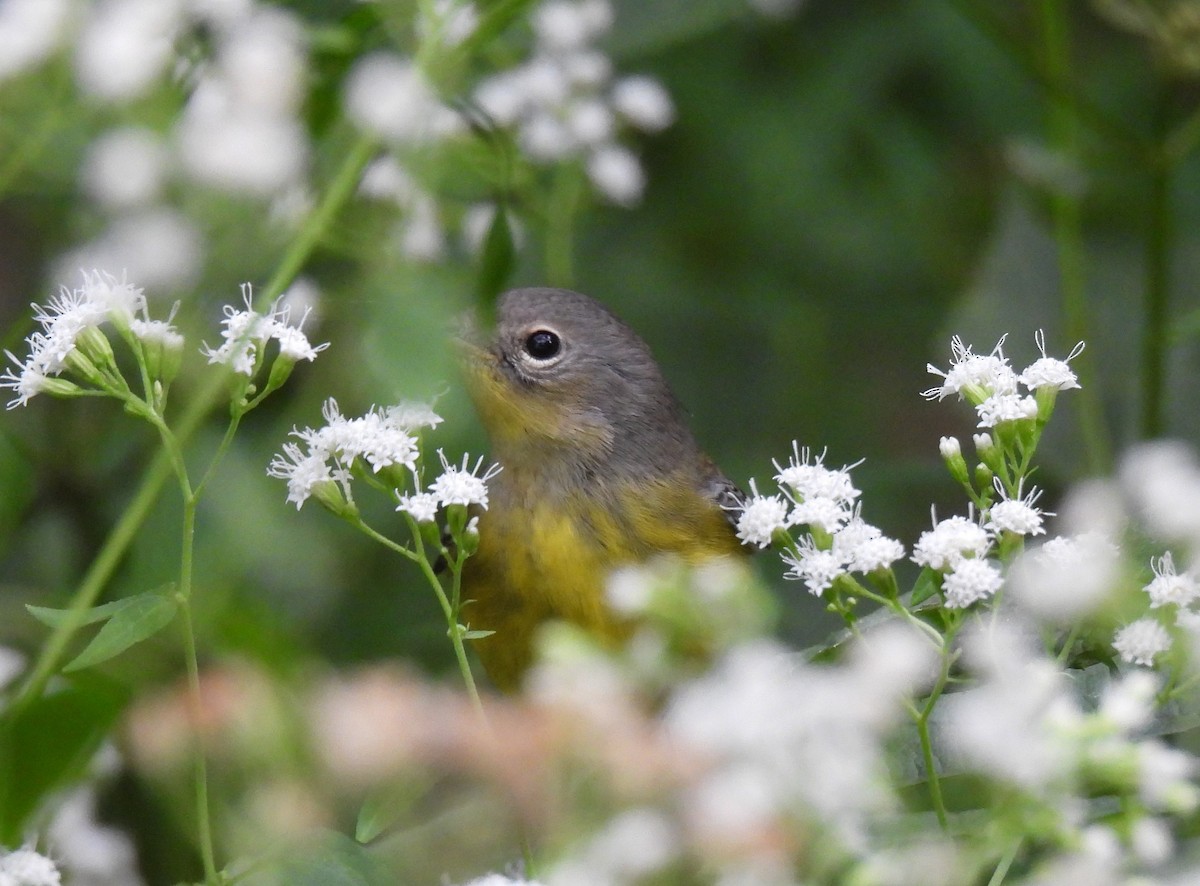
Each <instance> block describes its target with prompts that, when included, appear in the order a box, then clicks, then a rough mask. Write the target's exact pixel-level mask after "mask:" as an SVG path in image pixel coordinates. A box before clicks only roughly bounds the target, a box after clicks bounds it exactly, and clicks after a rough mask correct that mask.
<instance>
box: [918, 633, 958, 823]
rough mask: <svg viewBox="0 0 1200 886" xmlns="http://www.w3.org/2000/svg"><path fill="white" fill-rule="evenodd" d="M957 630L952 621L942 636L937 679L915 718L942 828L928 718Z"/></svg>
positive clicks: (943, 805) (943, 818)
mask: <svg viewBox="0 0 1200 886" xmlns="http://www.w3.org/2000/svg"><path fill="white" fill-rule="evenodd" d="M957 630H958V623H957V622H952V623H951V624H950V626H949V627H948V628H947V629H946V635H945V637H943V638H942V644H943V645H942V654H941V668H940V669H939V671H938V676H937V680H936V681H935V682H934V684H933V689H931V690H930V692H929V696H928V697H927V698H926V699H925V706H924V707H923V708H922V709H921V712H920V713H919V714H917V715H916V718H915V719H916V725H917V737H918V738H919V739H920V742H921V758H922V760H923V761H924V764H925V777H926V782H927V783H928V785H929V799H930V801H931V802H932V803H933V811H934V813H935V814H936V815H937V820H938V824H939V825H941V828H942V830H947V829H948V828H949V817H948V816H947V814H946V802H945V799H944V798H943V796H942V784H941V780H940V779H939V777H938V774H937V768H936V763H935V761H934V759H933V740H932V738H931V737H930V734H929V718H930V717H931V716H932V715H933V709H934V708H935V707H936V706H937V702H938V699H939V698H941V696H942V692H943V691H944V690H945V688H946V683H947V682H948V681H949V679H950V668H951V666H952V665H953V664H954V660H955V658H956V657H957V656H956V655H955V654H954V653H952V652H951V650H950V646H951V643H952V642H953V640H954V635H955V633H956V632H957Z"/></svg>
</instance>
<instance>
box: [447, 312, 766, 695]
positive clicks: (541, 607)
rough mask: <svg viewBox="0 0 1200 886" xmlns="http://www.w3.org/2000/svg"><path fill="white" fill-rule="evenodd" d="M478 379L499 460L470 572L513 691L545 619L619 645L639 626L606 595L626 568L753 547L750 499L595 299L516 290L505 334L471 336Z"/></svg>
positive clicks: (490, 657)
mask: <svg viewBox="0 0 1200 886" xmlns="http://www.w3.org/2000/svg"><path fill="white" fill-rule="evenodd" d="M461 341H462V354H463V361H462V362H463V365H464V370H465V371H464V374H465V377H466V382H467V389H468V391H469V393H470V395H471V398H472V400H473V401H474V404H475V407H476V410H477V412H478V414H479V417H480V420H481V422H482V423H483V425H484V428H485V430H486V431H487V434H488V437H489V439H490V442H491V446H492V457H493V458H494V459H495V460H496V461H497V462H499V464H500V465H501V467H502V470H501V472H500V473H499V474H497V475H496V477H495V478H494V479H493V480H492V481H491V484H490V487H489V503H488V507H487V509H486V510H481V511H480V512H479V523H478V530H479V548H478V550H477V552H476V553H475V554H474V555H473V556H472V557H471V558H470V559H468V560H467V561H466V564H465V566H464V568H463V599H464V600H469V601H471V602H469V603H468V604H467V605H466V609H465V610H464V615H465V616H466V620H467V621H468V622H469V624H470V627H471V628H472V629H473V630H475V629H478V630H488V631H494V632H495V633H494V634H493V635H491V636H488V637H485V638H483V639H481V640H478V641H477V642H476V644H475V648H476V650H477V652H478V654H479V657H480V659H481V660H482V662H483V665H484V668H485V669H486V670H487V672H488V675H489V676H490V677H491V678H492V681H493V682H494V683H495V684H496V685H497V686H498V687H499V688H501V689H505V690H510V689H514V688H516V687H517V686H518V685H519V684H520V681H521V677H522V675H523V674H524V673H525V671H526V669H527V668H528V667H529V665H530V663H531V660H532V656H533V643H534V638H535V634H536V632H537V630H538V628H539V627H540V626H541V625H542V624H543V623H544V622H546V621H547V620H550V619H563V620H565V621H568V622H571V623H574V624H576V625H578V626H580V627H582V628H584V629H585V630H587V631H589V632H590V633H591V634H593V635H595V636H597V637H599V638H601V639H603V640H605V641H609V642H619V641H620V640H622V639H623V638H625V637H627V636H628V634H629V632H630V630H631V624H630V623H629V622H628V620H626V619H625V618H622V617H621V616H619V615H618V614H616V613H614V611H613V610H612V609H611V608H610V607H609V606H608V605H607V602H606V599H605V585H606V580H607V578H608V576H609V574H610V573H611V572H612V571H613V570H614V569H615V568H617V567H620V566H625V565H630V564H635V563H639V562H643V561H646V560H649V559H650V558H652V557H654V556H655V555H659V554H673V555H677V556H679V557H680V558H682V559H683V560H684V561H686V562H690V563H698V562H701V561H703V560H706V559H709V558H713V557H718V556H724V555H738V554H739V553H742V552H744V550H745V549H743V548H742V547H741V545H740V544H739V542H738V539H737V535H736V532H735V529H734V523H735V521H736V518H737V513H738V511H739V510H740V509H739V507H738V506H739V504H740V503H741V501H742V495H741V493H740V492H739V491H738V489H737V487H736V486H734V484H733V483H731V482H730V481H729V479H727V478H726V477H725V475H724V474H722V473H721V471H720V470H719V469H718V468H717V467H716V465H715V464H714V463H713V462H712V460H711V459H709V457H708V456H706V455H705V454H704V453H703V452H702V451H701V450H700V447H699V446H698V445H697V443H696V440H695V438H694V437H693V436H692V433H691V431H690V430H689V429H688V426H687V422H686V419H685V414H684V411H683V408H682V407H681V406H680V404H679V401H678V400H677V399H676V398H675V396H674V394H672V392H671V390H670V388H669V387H668V386H667V382H666V380H665V379H664V378H663V375H662V372H661V370H660V369H659V367H658V364H657V363H656V362H655V360H654V357H653V355H652V354H651V352H650V348H649V347H647V345H646V343H645V342H644V341H642V339H641V338H639V337H638V335H637V333H635V332H634V331H633V330H632V329H631V328H630V327H629V326H627V325H626V324H625V323H623V322H622V321H621V320H619V319H618V318H617V317H616V316H614V315H613V314H612V313H611V312H610V311H608V310H607V309H606V308H605V307H603V306H602V305H601V304H599V303H598V302H596V301H594V300H593V299H591V298H589V297H588V296H586V295H581V294H580V293H578V292H571V291H568V290H565V289H548V288H534V289H516V290H513V291H510V292H507V293H505V294H504V295H502V296H501V297H500V299H499V300H498V302H497V305H496V322H495V331H494V334H493V335H492V336H491V337H490V340H487V341H486V342H485V341H481V340H480V339H479V337H478V333H474V334H472V333H470V332H468V333H466V334H464V337H463V338H462V340H461Z"/></svg>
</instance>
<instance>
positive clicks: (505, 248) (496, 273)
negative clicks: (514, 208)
mask: <svg viewBox="0 0 1200 886" xmlns="http://www.w3.org/2000/svg"><path fill="white" fill-rule="evenodd" d="M515 258H516V248H515V247H514V246H513V238H512V229H511V228H510V227H509V224H508V211H507V210H506V209H505V208H504V205H503V204H500V205H498V206H497V207H496V215H495V216H494V217H493V218H492V223H491V225H489V226H488V232H487V239H485V240H484V241H483V256H482V264H481V266H480V268H479V284H478V296H479V303H480V304H481V305H488V306H490V305H491V304H492V302H494V301H495V300H496V296H497V295H499V294H500V290H502V289H503V288H504V286H505V284H506V283H507V282H508V279H509V277H510V276H511V275H512V271H513V266H514V264H515Z"/></svg>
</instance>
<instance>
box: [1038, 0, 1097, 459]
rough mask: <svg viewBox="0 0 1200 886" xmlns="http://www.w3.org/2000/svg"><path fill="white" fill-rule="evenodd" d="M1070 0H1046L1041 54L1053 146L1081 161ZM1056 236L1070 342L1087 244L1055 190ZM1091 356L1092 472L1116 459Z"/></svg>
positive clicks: (1084, 398)
mask: <svg viewBox="0 0 1200 886" xmlns="http://www.w3.org/2000/svg"><path fill="white" fill-rule="evenodd" d="M1069 6H1070V4H1069V3H1068V2H1067V0H1042V3H1041V10H1040V11H1041V26H1042V40H1043V45H1042V49H1043V59H1044V65H1045V71H1046V76H1047V80H1048V83H1049V84H1050V87H1049V89H1048V93H1049V94H1048V102H1047V103H1048V108H1047V114H1048V117H1047V129H1048V131H1049V132H1048V135H1049V139H1050V143H1051V144H1052V145H1053V147H1054V149H1055V150H1056V151H1057V152H1058V153H1059V154H1060V155H1061V156H1063V157H1065V158H1066V159H1067V160H1068V161H1069V162H1070V163H1072V164H1077V163H1078V161H1079V156H1080V151H1079V102H1078V99H1077V98H1076V96H1074V95H1073V93H1072V92H1071V91H1070V90H1069V89H1067V86H1068V84H1069V83H1070V70H1071V57H1070V33H1069V31H1070V29H1069V24H1068V15H1069ZM1050 203H1051V210H1050V211H1051V219H1052V223H1053V228H1054V239H1055V242H1056V244H1057V247H1058V267H1059V277H1060V283H1061V286H1062V304H1063V317H1064V321H1065V326H1066V334H1067V339H1068V340H1069V341H1087V340H1088V339H1089V335H1088V328H1089V325H1088V310H1087V309H1088V304H1087V291H1086V271H1085V259H1086V255H1085V249H1084V241H1083V225H1082V220H1081V213H1080V205H1079V198H1078V196H1076V195H1074V194H1069V193H1066V192H1064V191H1062V190H1056V191H1055V192H1054V193H1052V194H1051V196H1050ZM1091 365H1092V363H1091V361H1090V360H1082V361H1080V367H1079V371H1078V372H1079V375H1080V382H1081V385H1082V390H1081V391H1080V392H1079V399H1078V403H1079V429H1080V433H1081V435H1082V437H1083V446H1084V456H1085V459H1086V461H1087V466H1088V468H1089V470H1090V471H1091V472H1092V473H1102V472H1104V471H1105V470H1106V469H1107V468H1108V466H1109V464H1110V463H1111V461H1112V455H1111V453H1110V451H1109V443H1108V435H1107V434H1106V432H1105V430H1104V422H1103V415H1102V412H1101V407H1100V397H1099V391H1098V390H1097V387H1096V382H1097V379H1096V377H1095V374H1094V373H1093V372H1092V371H1091Z"/></svg>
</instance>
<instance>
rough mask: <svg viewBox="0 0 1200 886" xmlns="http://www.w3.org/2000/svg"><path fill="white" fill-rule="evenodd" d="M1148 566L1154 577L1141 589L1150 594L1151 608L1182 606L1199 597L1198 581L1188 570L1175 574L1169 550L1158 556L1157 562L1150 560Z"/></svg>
mask: <svg viewBox="0 0 1200 886" xmlns="http://www.w3.org/2000/svg"><path fill="white" fill-rule="evenodd" d="M1150 568H1151V569H1152V570H1153V571H1154V578H1153V579H1152V580H1151V581H1150V583H1149V584H1148V585H1146V587H1145V588H1144V589H1143V590H1145V592H1146V593H1147V594H1148V595H1149V596H1150V608H1151V609H1157V608H1158V607H1159V606H1169V605H1171V604H1175V605H1176V606H1179V607H1184V606H1187V605H1188V604H1189V603H1191V602H1192V601H1193V600H1195V599H1196V598H1197V597H1200V581H1197V580H1196V576H1195V575H1193V574H1192V572H1191V571H1190V570H1189V571H1187V572H1185V573H1183V575H1177V574H1176V572H1175V560H1174V558H1173V557H1172V556H1171V552H1170V551H1168V552H1167V553H1165V554H1163V555H1162V556H1161V557H1159V558H1158V562H1157V563H1155V562H1154V561H1151V564H1150Z"/></svg>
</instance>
